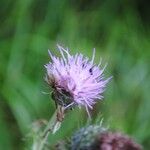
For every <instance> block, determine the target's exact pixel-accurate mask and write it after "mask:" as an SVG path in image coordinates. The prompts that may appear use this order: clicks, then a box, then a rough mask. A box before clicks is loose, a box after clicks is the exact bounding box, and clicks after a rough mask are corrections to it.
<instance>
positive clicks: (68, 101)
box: [37, 45, 111, 150]
mask: <svg viewBox="0 0 150 150" xmlns="http://www.w3.org/2000/svg"><path fill="white" fill-rule="evenodd" d="M57 47H58V50H59V52H60V54H61V58H60V57H56V56H54V55H52V53H51V51H49V55H50V58H51V61H50V62H49V63H48V64H46V65H45V68H46V71H47V73H46V77H45V80H46V82H47V83H48V85H49V86H50V88H51V90H52V98H53V100H54V102H55V104H56V112H55V113H54V115H53V117H52V119H50V121H49V123H48V125H47V127H46V129H45V130H44V132H43V135H42V137H41V140H40V141H39V142H38V146H37V147H39V149H38V150H41V149H43V146H44V144H45V143H46V141H47V137H48V135H49V133H50V132H52V133H55V132H56V131H57V130H58V129H59V128H60V126H61V122H62V121H63V119H64V116H65V113H66V112H67V110H68V109H71V108H74V107H75V106H79V107H84V108H85V109H86V111H87V114H88V116H89V117H90V113H89V109H92V108H93V105H94V104H95V103H96V102H97V100H101V99H102V98H103V95H102V94H103V92H104V90H105V87H106V84H107V83H108V82H109V80H110V79H111V77H110V78H107V79H105V78H104V74H103V72H104V70H105V67H106V66H104V67H103V68H101V61H100V63H99V64H98V65H96V64H95V63H94V58H95V49H94V50H93V55H92V59H91V60H90V59H89V58H88V57H84V56H83V55H82V54H78V53H77V54H76V55H71V54H70V52H69V50H68V49H64V48H63V47H61V46H60V45H57Z"/></svg>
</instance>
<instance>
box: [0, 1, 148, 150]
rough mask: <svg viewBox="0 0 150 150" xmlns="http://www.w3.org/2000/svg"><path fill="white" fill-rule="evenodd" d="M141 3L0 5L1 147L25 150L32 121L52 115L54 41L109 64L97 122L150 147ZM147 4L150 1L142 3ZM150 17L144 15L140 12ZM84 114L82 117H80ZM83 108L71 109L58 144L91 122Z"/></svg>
mask: <svg viewBox="0 0 150 150" xmlns="http://www.w3.org/2000/svg"><path fill="white" fill-rule="evenodd" d="M139 2H140V1H137V2H135V1H134V2H132V3H131V2H123V1H119V0H116V1H111V0H107V1H96V0H95V1H75V0H72V1H67V0H62V1H60V0H50V1H48V0H44V1H43V0H37V1H35V0H22V1H20V0H15V1H12V0H8V1H4V0H2V1H1V6H0V7H1V9H0V20H1V22H0V28H1V30H0V89H1V90H0V149H5V150H10V149H11V150H12V149H24V148H25V147H27V143H28V142H26V141H24V140H23V139H24V137H25V136H26V134H27V133H28V132H29V128H30V126H31V123H32V122H33V121H34V120H36V119H39V118H45V119H49V118H50V116H51V115H52V113H53V112H54V109H55V106H54V103H53V101H52V100H51V98H50V96H49V95H44V94H42V91H45V92H49V88H48V86H47V85H46V84H45V83H44V80H43V77H44V75H45V69H44V66H43V65H44V64H45V63H47V62H48V61H49V57H48V53H47V49H48V48H50V49H52V52H53V53H54V54H58V52H57V51H56V50H55V48H56V46H55V45H56V44H57V43H59V44H61V45H64V46H65V47H69V48H70V49H71V50H72V51H71V52H72V53H76V52H82V53H83V54H85V55H88V56H89V57H91V54H92V48H94V47H95V48H96V61H97V63H98V61H99V58H100V57H101V58H103V63H105V62H108V67H107V69H106V71H105V73H106V76H110V75H112V76H113V79H112V81H111V82H110V83H109V85H108V88H107V90H106V92H105V101H103V102H100V103H99V104H98V105H96V106H95V110H94V111H93V119H96V118H97V117H99V112H100V114H101V115H102V116H103V117H104V122H105V124H107V125H109V126H110V127H111V128H114V129H118V130H121V131H123V132H125V133H128V134H130V135H132V136H133V137H135V138H136V139H137V140H138V141H139V142H140V143H142V144H143V145H144V147H145V149H148V148H149V147H150V142H149V138H150V130H149V127H150V119H149V118H150V113H149V106H150V101H149V89H150V84H149V81H150V76H149V73H150V70H149V65H150V62H149V58H150V51H149V49H150V40H149V39H150V35H149V22H148V21H147V19H146V17H147V14H146V15H145V11H144V9H142V10H143V11H139V9H138V5H139ZM142 7H143V8H145V9H146V8H147V4H143V5H142ZM143 15H145V16H144V17H142V16H143ZM81 114H82V115H81ZM86 118H87V116H86V114H85V112H84V111H83V110H79V111H78V110H75V111H72V112H69V114H68V115H67V117H66V119H65V121H64V122H63V125H62V128H61V129H60V130H59V131H58V133H57V134H56V135H53V136H51V137H50V139H49V141H50V142H51V143H52V144H53V143H55V142H56V141H57V140H58V139H62V138H65V137H68V136H69V135H70V134H71V133H72V132H73V131H74V130H75V129H77V128H79V127H81V126H83V125H84V124H85V122H86Z"/></svg>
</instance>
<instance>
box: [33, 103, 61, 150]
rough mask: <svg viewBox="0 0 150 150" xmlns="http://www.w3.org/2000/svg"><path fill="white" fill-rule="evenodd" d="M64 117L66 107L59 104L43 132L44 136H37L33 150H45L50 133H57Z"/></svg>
mask: <svg viewBox="0 0 150 150" xmlns="http://www.w3.org/2000/svg"><path fill="white" fill-rule="evenodd" d="M63 119H64V107H62V106H60V105H58V106H57V109H56V111H55V112H54V114H53V116H52V117H51V119H50V120H49V122H48V124H47V126H46V128H45V129H44V131H43V132H42V136H41V137H37V138H36V139H35V142H34V143H33V147H32V150H43V148H44V146H45V144H46V142H47V139H48V136H49V133H52V134H54V133H56V131H58V130H59V128H60V127H61V122H62V121H63Z"/></svg>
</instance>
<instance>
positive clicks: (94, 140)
mask: <svg viewBox="0 0 150 150" xmlns="http://www.w3.org/2000/svg"><path fill="white" fill-rule="evenodd" d="M70 143H71V144H70V147H69V149H66V150H142V147H141V145H139V144H137V143H136V142H135V141H134V140H133V139H132V138H131V137H129V136H127V135H124V134H122V133H120V132H112V131H109V130H108V129H106V128H104V127H102V126H99V125H90V126H87V127H84V128H81V129H80V130H78V131H76V132H75V133H74V135H73V136H72V138H71V142H70Z"/></svg>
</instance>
